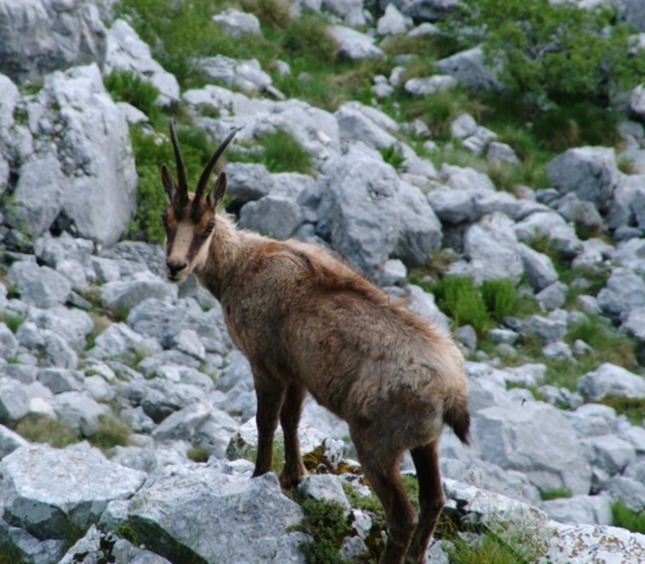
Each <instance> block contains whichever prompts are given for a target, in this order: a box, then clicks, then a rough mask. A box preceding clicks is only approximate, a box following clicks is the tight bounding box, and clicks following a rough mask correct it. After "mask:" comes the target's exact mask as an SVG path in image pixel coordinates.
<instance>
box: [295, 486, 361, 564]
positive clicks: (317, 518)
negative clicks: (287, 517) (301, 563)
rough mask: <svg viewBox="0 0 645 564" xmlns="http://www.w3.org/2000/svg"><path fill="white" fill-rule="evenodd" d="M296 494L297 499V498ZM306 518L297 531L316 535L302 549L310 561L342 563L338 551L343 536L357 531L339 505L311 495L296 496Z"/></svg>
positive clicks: (313, 563)
mask: <svg viewBox="0 0 645 564" xmlns="http://www.w3.org/2000/svg"><path fill="white" fill-rule="evenodd" d="M297 497H298V496H297V494H294V498H297ZM297 501H298V502H299V503H300V505H301V507H302V509H303V511H304V513H305V518H304V519H303V521H302V523H301V524H300V525H297V526H296V527H294V529H295V530H298V531H302V532H304V533H307V534H309V535H311V536H312V537H313V539H314V540H313V542H304V543H302V544H301V545H300V547H299V548H300V550H301V551H302V552H303V553H304V555H305V557H306V559H307V564H343V563H344V562H345V561H344V560H343V559H342V558H340V555H339V551H340V547H341V545H342V542H343V538H345V537H346V536H351V535H353V534H354V531H353V530H352V528H351V526H350V525H349V523H348V520H347V518H346V517H345V515H344V514H343V511H344V510H343V508H342V506H341V505H340V504H338V503H334V502H328V501H318V500H315V499H312V498H307V499H304V500H303V499H302V498H300V499H297Z"/></svg>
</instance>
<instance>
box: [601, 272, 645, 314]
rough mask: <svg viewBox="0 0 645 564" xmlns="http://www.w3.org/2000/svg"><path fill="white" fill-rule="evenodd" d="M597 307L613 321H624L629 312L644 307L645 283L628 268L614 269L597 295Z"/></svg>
mask: <svg viewBox="0 0 645 564" xmlns="http://www.w3.org/2000/svg"><path fill="white" fill-rule="evenodd" d="M598 305H599V306H600V307H601V308H602V310H603V311H604V313H605V314H606V315H608V316H609V317H611V318H612V319H614V320H624V319H625V318H626V317H627V316H628V315H629V313H630V312H631V311H634V310H635V309H636V308H639V307H643V306H645V282H644V281H643V278H642V277H641V276H639V275H638V274H636V273H635V272H634V271H633V270H631V269H629V268H622V267H620V268H614V269H613V270H612V273H611V276H610V277H609V279H608V280H607V283H606V285H605V287H604V288H603V289H602V290H600V292H599V293H598Z"/></svg>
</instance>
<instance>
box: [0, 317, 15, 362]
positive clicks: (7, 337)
mask: <svg viewBox="0 0 645 564" xmlns="http://www.w3.org/2000/svg"><path fill="white" fill-rule="evenodd" d="M17 351H18V340H17V339H16V337H15V335H14V334H13V332H12V331H11V329H9V327H7V324H6V323H4V322H0V358H4V359H12V358H13V357H14V356H16V352H17Z"/></svg>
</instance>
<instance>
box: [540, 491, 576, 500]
mask: <svg viewBox="0 0 645 564" xmlns="http://www.w3.org/2000/svg"><path fill="white" fill-rule="evenodd" d="M572 496H573V493H572V492H571V490H570V489H568V488H552V489H550V490H546V491H544V492H542V493H541V494H540V498H542V501H548V500H550V499H561V498H565V499H568V498H570V497H572Z"/></svg>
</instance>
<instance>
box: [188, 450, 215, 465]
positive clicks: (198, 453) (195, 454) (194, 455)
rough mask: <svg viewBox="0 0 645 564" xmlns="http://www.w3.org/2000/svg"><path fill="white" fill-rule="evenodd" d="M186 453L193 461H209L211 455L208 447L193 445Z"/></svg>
mask: <svg viewBox="0 0 645 564" xmlns="http://www.w3.org/2000/svg"><path fill="white" fill-rule="evenodd" d="M186 454H187V456H188V458H189V459H190V460H192V461H193V462H208V458H209V456H210V454H209V453H208V449H206V448H204V447H191V448H189V449H188V452H187V453H186Z"/></svg>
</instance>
